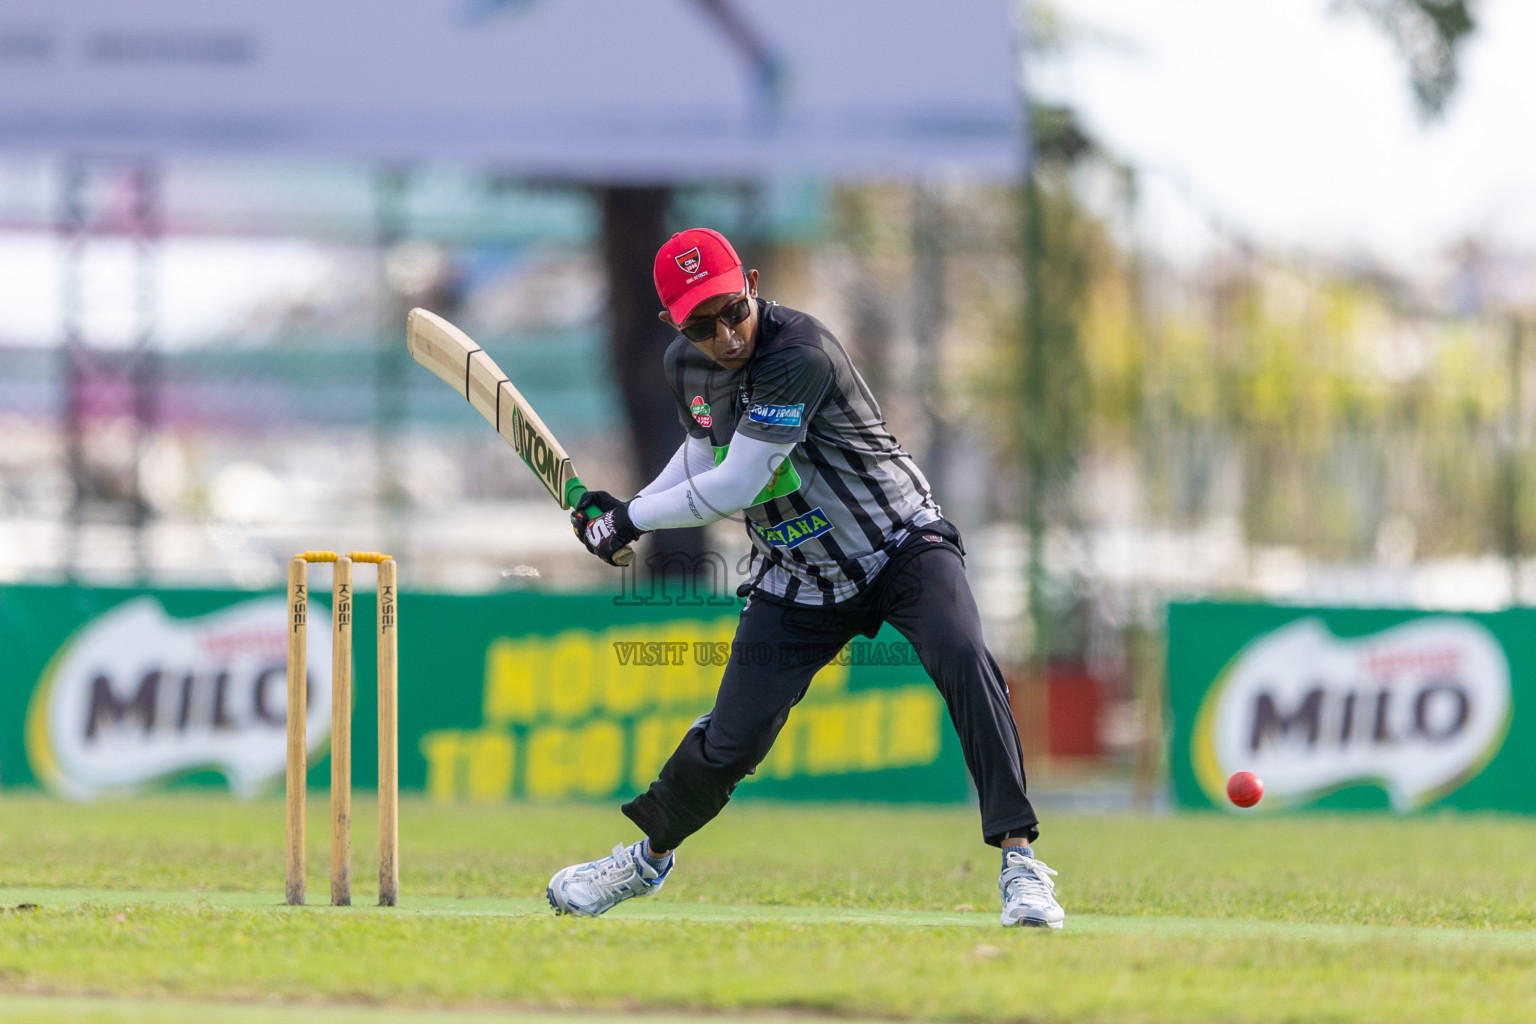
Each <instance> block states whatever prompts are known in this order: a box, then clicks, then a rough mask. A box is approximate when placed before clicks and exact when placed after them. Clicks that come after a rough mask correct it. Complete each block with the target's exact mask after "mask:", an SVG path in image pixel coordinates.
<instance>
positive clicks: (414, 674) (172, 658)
mask: <svg viewBox="0 0 1536 1024" xmlns="http://www.w3.org/2000/svg"><path fill="white" fill-rule="evenodd" d="M325 575H326V574H325V573H324V571H323V570H321V571H320V572H317V573H314V576H315V578H314V579H312V581H311V582H312V584H313V590H312V592H311V600H310V612H309V623H310V629H309V643H310V648H309V659H308V671H309V687H308V693H309V715H308V726H307V727H308V740H309V748H310V782H311V784H312V785H315V786H325V785H327V784H328V782H329V778H330V765H329V761H328V759H327V757H326V755H327V753H328V750H329V742H330V735H329V734H330V723H331V651H330V631H329V621H330V610H329V605H328V598H329V586H328V580H327V579H326V578H325ZM356 589H357V600H356V602H355V604H356V607H355V610H354V621H355V622H356V624H357V627H356V636H355V643H354V646H355V654H356V657H355V662H356V667H355V683H354V693H355V707H354V709H353V715H352V721H353V779H354V784H355V785H356V786H358V787H359V788H363V789H366V788H369V787H372V786H374V785H375V784H376V781H377V767H378V760H377V758H378V750H377V745H376V744H377V733H376V723H377V704H376V700H375V689H374V678H375V676H374V672H375V652H374V648H373V639H372V632H371V630H370V629H369V628H368V627H367V624H368V623H371V622H372V621H373V616H374V608H373V594H372V579H371V575H370V570H367V569H362V568H360V569H359V571H358V574H357V586H356ZM736 615H737V602H735V601H730V602H727V603H724V604H723V605H720V606H711V605H709V604H706V603H705V602H704V601H702V600H698V599H695V600H694V602H693V604H692V605H691V606H682V605H681V603H679V604H671V603H647V602H640V601H637V600H634V599H633V598H632V597H631V598H629V599H627V600H624V601H618V602H616V601H615V600H614V598H613V597H612V596H610V595H602V596H595V595H548V594H532V593H514V594H501V595H489V596H476V597H464V596H448V595H429V594H411V593H409V592H407V593H405V594H404V595H402V597H401V598H400V602H399V622H400V634H399V635H400V691H399V692H400V784H401V787H402V788H403V789H407V790H418V791H423V792H425V793H427V794H429V795H430V796H431V797H433V798H435V799H440V800H463V799H468V800H484V801H500V800H507V799H511V798H529V799H538V800H566V799H573V798H574V799H600V800H608V799H612V798H615V797H621V796H627V795H629V794H633V793H635V792H638V791H640V790H642V789H644V788H645V787H646V786H647V785H649V784H650V782H651V780H652V779H653V778H654V776H655V774H656V772H657V770H658V769H659V768H660V767H661V764H662V762H663V761H664V760H665V759H666V757H667V756H668V755H669V754H670V753H671V751H672V749H673V748H674V747H675V746H676V744H677V742H678V740H679V739H681V738H682V736H683V734H684V733H685V732H686V731H687V729H688V728H689V726H691V725H692V724H693V722H694V721H695V720H696V719H697V718H698V717H699V716H700V715H702V714H704V713H705V712H707V711H708V710H709V709H710V706H711V704H712V703H713V700H714V693H715V689H716V687H717V685H718V683H719V679H720V673H721V671H722V669H723V667H724V665H725V661H726V659H727V657H729V656H730V654H731V653H732V636H733V634H734V632H735V625H736ZM286 628H287V608H286V599H285V597H284V595H283V594H282V593H266V594H253V593H250V592H240V591H209V590H155V591H146V590H127V589H99V588H71V587H26V586H22V587H5V588H0V645H3V647H0V651H3V658H0V786H5V787H11V786H43V787H45V788H47V789H49V790H52V791H54V792H57V793H60V794H62V795H65V796H69V797H72V798H76V799H90V798H95V797H101V796H111V795H120V794H126V793H135V792H145V791H153V790H157V789H163V788H165V787H168V786H180V785H212V786H219V787H227V788H228V789H229V790H230V791H231V792H233V793H235V794H237V795H240V796H251V795H259V794H263V793H272V792H277V791H280V790H281V788H282V785H283V777H284V767H285V765H284V761H285V751H286V739H285V737H286V713H287V688H286V680H287V672H286V652H287V646H286V645H287V633H286ZM740 653H741V656H743V657H746V658H750V659H754V660H761V661H762V663H764V664H767V663H770V662H771V661H772V660H773V659H778V658H783V657H792V656H798V653H799V652H785V651H773V650H761V651H758V650H753V651H743V652H740ZM737 792H738V796H744V795H747V794H749V793H761V794H765V795H773V796H776V797H787V798H804V799H847V798H854V799H862V800H901V801H955V800H964V799H966V798H967V793H968V784H967V780H966V774H965V768H964V763H963V761H962V759H961V755H960V750H959V744H958V742H957V741H956V739H955V737H954V735H953V729H952V728H951V726H950V724H949V719H948V716H947V714H946V712H945V709H944V704H943V702H942V700H941V699H940V697H939V695H938V692H937V690H936V689H935V688H934V686H933V684H932V683H930V682H929V681H928V678H927V676H926V675H925V674H924V672H923V670H922V667H921V666H920V665H919V664H918V660H917V657H916V652H915V651H914V650H913V649H912V647H911V646H910V645H909V644H907V643H906V642H905V641H904V640H902V639H901V637H900V635H899V634H896V633H895V632H894V631H892V630H890V629H889V628H887V630H886V631H885V632H883V633H881V634H880V635H879V636H878V637H877V638H876V639H874V640H865V639H863V638H860V639H859V640H858V641H856V642H855V643H853V644H850V645H849V646H848V647H847V648H845V649H844V650H843V651H842V652H841V654H840V655H839V656H838V657H837V658H835V659H834V660H833V662H832V663H831V664H830V665H828V666H827V667H826V668H824V669H823V670H822V671H821V672H820V673H819V674H818V675H817V676H816V678H815V680H814V681H813V683H812V685H811V689H810V692H809V694H808V695H807V697H806V698H805V700H803V701H802V702H801V703H800V704H799V705H798V706H797V707H796V708H795V710H794V712H793V713H792V714H791V715H790V718H789V722H788V724H787V725H786V726H785V728H784V730H783V732H782V733H781V734H780V737H779V740H778V742H777V743H776V744H775V746H774V749H773V751H772V752H771V753H770V754H769V756H768V759H767V760H766V761H765V762H764V763H763V764H762V765H761V766H759V768H758V770H757V772H756V774H755V775H753V776H749V777H748V779H747V781H746V782H745V783H744V784H743V786H742V788H741V789H739V790H738V791H737Z"/></svg>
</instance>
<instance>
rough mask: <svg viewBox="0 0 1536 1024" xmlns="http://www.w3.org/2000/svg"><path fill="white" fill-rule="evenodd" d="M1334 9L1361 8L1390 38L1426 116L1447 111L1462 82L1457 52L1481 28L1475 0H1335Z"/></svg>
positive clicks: (1429, 117) (1420, 107) (1420, 109)
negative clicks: (1478, 22)
mask: <svg viewBox="0 0 1536 1024" xmlns="http://www.w3.org/2000/svg"><path fill="white" fill-rule="evenodd" d="M1334 8H1335V9H1336V10H1343V11H1350V10H1353V11H1360V12H1362V13H1364V14H1365V15H1366V16H1367V17H1369V18H1370V19H1371V20H1372V21H1374V22H1376V24H1377V25H1378V26H1380V27H1381V28H1382V29H1383V30H1384V31H1385V32H1386V33H1387V34H1388V35H1390V36H1391V37H1392V41H1393V42H1394V43H1395V44H1396V45H1397V51H1398V53H1399V54H1400V55H1401V56H1402V57H1403V59H1404V60H1405V61H1407V62H1408V80H1409V82H1410V83H1411V84H1412V86H1413V95H1414V98H1415V99H1416V100H1417V101H1418V110H1419V116H1420V117H1421V118H1422V119H1423V120H1426V121H1432V120H1434V119H1436V118H1438V117H1440V116H1441V115H1442V114H1443V113H1444V112H1445V105H1446V103H1447V102H1448V101H1449V100H1450V98H1451V95H1452V94H1453V93H1454V92H1455V91H1456V85H1457V83H1458V82H1459V81H1460V74H1459V72H1458V69H1457V56H1458V50H1459V48H1460V46H1461V44H1462V43H1463V42H1464V41H1465V40H1466V38H1467V36H1470V35H1471V34H1472V33H1473V32H1474V31H1475V30H1476V29H1477V22H1476V20H1475V19H1474V18H1473V16H1472V9H1471V8H1472V3H1471V0H1334Z"/></svg>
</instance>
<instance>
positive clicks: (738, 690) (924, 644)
mask: <svg viewBox="0 0 1536 1024" xmlns="http://www.w3.org/2000/svg"><path fill="white" fill-rule="evenodd" d="M930 538H935V539H930ZM963 554H964V549H963V548H962V547H961V546H960V534H959V531H957V530H956V529H955V528H954V527H953V526H952V525H950V524H949V523H947V522H942V521H941V522H938V523H934V524H931V525H929V526H925V527H922V528H921V529H919V530H917V531H916V532H915V533H914V534H913V535H912V536H911V537H910V538H908V540H907V541H906V542H905V543H904V544H903V545H902V547H901V548H900V549H898V550H897V551H896V552H895V553H894V554H893V555H892V557H891V561H890V562H889V563H888V564H887V565H886V567H885V568H884V569H883V570H882V571H881V573H880V575H879V576H878V577H876V579H875V582H874V583H873V584H872V585H871V586H869V587H868V588H866V589H865V591H864V592H863V593H862V594H860V595H859V596H858V597H856V598H853V599H851V600H848V601H844V602H842V603H839V604H835V605H827V606H820V607H810V606H806V605H796V604H792V603H790V602H786V601H782V600H778V599H775V598H773V597H772V596H765V595H762V594H753V595H752V597H751V599H750V600H749V601H748V602H747V606H746V607H745V608H743V609H742V613H741V622H740V623H739V624H738V625H737V627H736V640H735V643H734V644H733V646H732V655H731V658H730V660H729V661H728V662H727V664H726V667H725V675H724V677H723V678H722V679H721V680H720V691H719V693H718V694H716V696H715V706H714V709H713V710H712V711H711V712H710V713H709V714H707V715H705V716H704V717H702V718H700V719H699V721H698V722H696V723H694V726H693V728H691V729H689V730H688V733H687V735H686V736H684V737H683V741H682V743H680V744H679V745H678V748H677V750H676V751H674V752H673V754H672V756H671V757H670V758H668V760H667V763H666V764H665V765H663V766H662V769H661V775H660V777H659V778H657V780H656V781H655V782H653V783H651V788H650V789H649V790H647V791H646V792H644V793H642V794H640V795H639V796H637V797H636V798H635V799H633V800H631V801H630V802H629V803H627V804H625V805H624V808H623V810H624V813H625V814H626V815H628V816H629V818H630V820H632V821H633V822H634V823H635V824H637V825H639V826H640V828H641V829H643V830H644V832H645V834H646V836H647V837H648V838H649V839H650V841H651V847H652V849H656V850H672V849H675V848H676V847H677V846H678V845H679V844H680V843H682V841H683V840H684V839H686V838H688V837H689V836H691V835H692V834H693V833H695V832H697V831H698V830H699V829H700V828H702V827H703V826H704V825H705V824H707V823H708V822H709V821H710V819H712V818H713V817H714V816H715V815H717V814H719V813H720V810H721V808H723V807H724V806H725V805H726V802H727V801H729V800H730V798H731V793H732V791H733V790H735V788H736V784H737V783H738V782H740V781H741V780H742V779H743V778H744V777H745V776H746V775H747V774H748V773H749V772H751V771H752V770H753V769H754V768H756V767H757V765H758V764H759V763H760V762H761V761H762V760H763V758H764V757H766V756H767V754H768V750H769V748H770V747H772V746H773V741H774V738H775V737H777V736H778V734H779V730H780V729H782V728H783V727H784V723H785V722H786V721H787V720H788V719H789V712H790V709H791V708H793V707H794V706H795V704H796V703H798V702H799V700H800V699H801V698H802V697H804V696H805V692H806V690H807V689H808V688H809V686H810V682H811V677H812V676H813V675H815V674H816V672H817V670H818V669H820V668H821V667H822V666H824V665H825V664H826V663H827V662H829V661H831V660H832V658H833V657H835V656H836V655H837V653H838V652H839V651H840V650H842V648H843V647H844V645H846V644H847V643H848V641H850V640H852V639H853V638H854V637H855V636H857V635H860V634H862V635H865V636H869V637H873V636H874V635H875V633H876V632H877V631H878V630H879V629H880V625H881V623H883V622H889V623H890V624H891V625H893V626H895V627H896V629H897V630H899V631H900V632H901V634H902V635H903V636H905V637H906V638H907V639H908V640H909V641H911V643H912V644H913V646H914V648H915V649H916V651H917V655H918V658H919V659H920V660H921V661H922V664H923V668H924V669H926V670H927V672H928V675H929V676H930V677H931V678H932V679H933V681H934V682H935V683H936V684H937V685H938V687H939V692H940V693H941V694H942V695H943V697H944V703H945V704H946V705H947V706H948V708H949V717H950V721H951V722H953V723H954V726H955V729H956V731H957V732H958V733H959V735H960V746H961V748H962V750H963V751H964V753H965V764H966V767H967V768H968V769H969V770H970V773H971V778H972V779H973V780H974V781H975V783H976V792H977V794H978V795H979V797H980V801H981V829H982V835H983V837H984V838H985V839H986V841H987V842H988V843H991V844H992V845H993V846H999V845H1001V843H1002V840H1003V838H1004V837H1005V836H1023V837H1026V838H1028V839H1029V840H1031V841H1033V840H1034V838H1035V837H1036V835H1038V833H1039V827H1038V826H1039V819H1038V818H1036V816H1035V811H1034V808H1033V807H1031V806H1030V803H1029V797H1028V796H1027V795H1025V784H1024V765H1023V760H1022V757H1021V754H1020V750H1019V734H1018V730H1017V728H1016V727H1015V726H1014V722H1013V713H1012V711H1011V710H1010V708H1009V706H1008V687H1007V684H1006V683H1005V682H1004V681H1003V675H1002V672H1001V671H1000V670H999V669H998V667H997V662H996V661H994V660H993V659H992V655H991V654H989V653H988V652H987V649H986V646H985V645H984V644H983V643H982V638H981V618H980V616H979V615H978V613H977V611H976V600H975V598H974V597H972V596H971V588H970V585H969V584H968V583H967V582H966V579H965V572H964V562H963ZM764 644H766V645H769V649H771V650H773V651H774V652H775V657H773V658H772V659H771V663H770V664H767V665H765V664H762V661H763V659H762V658H752V657H742V656H741V655H740V654H739V653H738V652H741V651H742V650H744V649H745V650H748V651H761V650H763V649H764V648H763V647H762V646H760V645H764ZM781 652H789V656H787V657H785V656H781Z"/></svg>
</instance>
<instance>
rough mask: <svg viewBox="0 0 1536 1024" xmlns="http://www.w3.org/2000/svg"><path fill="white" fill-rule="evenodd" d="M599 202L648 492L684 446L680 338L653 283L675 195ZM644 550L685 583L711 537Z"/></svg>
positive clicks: (635, 441)
mask: <svg viewBox="0 0 1536 1024" xmlns="http://www.w3.org/2000/svg"><path fill="white" fill-rule="evenodd" d="M597 194H598V198H599V200H600V201H601V203H602V210H603V263H604V269H605V271H606V274H607V278H608V313H609V319H610V332H609V343H610V345H611V346H612V347H611V349H610V352H611V354H612V356H613V367H614V375H615V376H616V377H618V380H619V387H620V390H621V391H622V392H623V394H624V411H625V413H626V415H627V418H628V421H629V437H630V443H631V444H632V445H633V446H634V452H635V459H636V462H637V463H638V465H637V467H636V471H637V474H638V476H639V479H640V483H641V485H643V484H645V483H648V482H650V481H651V480H652V479H654V478H655V476H656V474H658V473H660V472H661V470H662V468H663V467H664V466H666V464H667V460H668V459H670V458H671V457H672V453H673V452H674V451H676V450H677V446H678V445H679V444H681V443H682V438H683V431H682V428H680V427H679V426H678V423H677V401H676V399H675V398H674V396H673V395H672V391H671V389H670V388H668V387H667V382H666V377H665V376H664V375H663V373H662V356H663V354H665V352H666V350H667V346H668V345H669V344H671V342H672V339H673V338H675V337H677V334H676V332H675V331H673V330H672V329H671V328H669V327H668V326H667V325H666V324H664V323H662V322H661V321H660V320H659V319H658V318H657V316H656V313H657V312H658V310H660V308H661V304H660V300H659V299H657V298H656V286H655V283H654V282H653V280H652V268H653V265H654V263H655V259H656V250H657V249H659V248H660V247H661V244H662V243H663V242H665V241H666V240H667V238H668V235H669V232H668V231H667V228H666V216H667V208H668V205H669V204H670V203H671V200H672V194H673V190H672V189H671V188H670V187H668V186H665V185H608V186H604V187H601V188H599V189H598V190H597ZM609 486H615V485H613V484H609ZM641 543H642V544H643V545H645V546H646V547H648V548H649V554H648V555H646V557H645V558H644V559H643V564H645V565H647V566H649V567H650V569H651V570H652V571H653V572H656V571H659V572H660V573H661V574H662V575H665V576H680V575H682V574H684V573H686V572H687V571H688V570H687V568H686V567H688V566H696V565H697V564H698V559H699V556H701V555H702V554H703V553H704V531H703V530H701V529H697V528H694V529H687V530H659V531H657V532H656V533H654V534H652V535H651V536H650V537H649V538H648V539H646V540H643V541H642V542H641ZM643 550H644V549H642V551H643Z"/></svg>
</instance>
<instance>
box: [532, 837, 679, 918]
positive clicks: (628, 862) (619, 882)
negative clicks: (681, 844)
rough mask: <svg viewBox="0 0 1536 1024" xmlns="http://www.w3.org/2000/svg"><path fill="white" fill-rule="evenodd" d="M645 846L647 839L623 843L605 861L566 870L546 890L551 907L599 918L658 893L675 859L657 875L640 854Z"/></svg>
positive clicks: (668, 858)
mask: <svg viewBox="0 0 1536 1024" xmlns="http://www.w3.org/2000/svg"><path fill="white" fill-rule="evenodd" d="M644 845H645V840H644V839H642V840H640V841H639V842H638V843H635V844H634V845H633V846H625V845H623V844H622V843H620V844H619V845H618V846H615V847H614V848H613V853H612V854H611V855H609V856H607V857H604V858H603V859H602V860H594V861H592V862H590V863H587V864H572V865H571V866H570V867H568V868H562V869H561V870H560V871H558V872H556V873H555V877H554V878H551V879H550V880H549V888H548V889H546V890H544V895H545V896H547V897H548V898H549V905H550V906H552V907H554V908H555V913H557V914H579V915H581V916H582V917H597V916H598V915H599V914H606V913H607V912H608V911H610V910H612V909H613V908H614V907H616V906H618V905H619V904H620V903H623V902H624V901H625V900H627V899H629V898H630V897H631V896H649V895H651V894H652V893H654V892H656V891H657V890H658V889H660V888H661V886H662V883H664V882H665V881H666V880H667V876H668V875H670V874H671V873H672V865H673V863H674V860H675V858H674V855H673V854H668V855H667V866H666V868H664V869H663V870H661V871H657V870H656V869H655V868H654V867H652V866H651V863H650V861H648V860H646V859H645V855H644V854H642V853H641V852H640V851H641V848H642V847H643V846H644Z"/></svg>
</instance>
